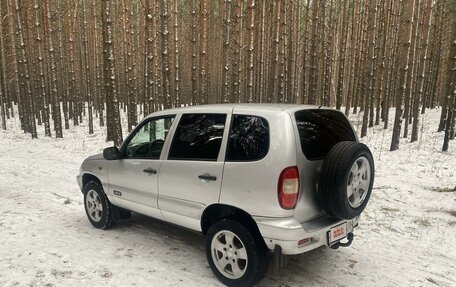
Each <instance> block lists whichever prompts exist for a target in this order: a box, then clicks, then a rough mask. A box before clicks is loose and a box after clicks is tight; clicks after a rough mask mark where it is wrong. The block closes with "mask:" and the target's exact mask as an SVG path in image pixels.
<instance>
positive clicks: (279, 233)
mask: <svg viewBox="0 0 456 287" xmlns="http://www.w3.org/2000/svg"><path fill="white" fill-rule="evenodd" d="M253 219H254V220H255V221H256V223H257V225H258V229H259V230H260V233H261V235H262V236H263V238H264V241H265V243H266V245H267V246H268V248H269V249H271V250H274V247H275V246H276V245H279V246H280V247H281V248H282V254H286V255H291V254H300V253H304V252H307V251H310V250H312V249H315V248H318V247H320V246H323V245H326V246H329V242H328V232H329V230H330V229H331V228H332V227H335V226H338V225H340V224H343V223H344V222H346V223H347V230H346V233H347V234H348V233H350V232H353V229H354V228H355V227H356V226H357V224H358V221H359V216H358V217H355V218H354V219H350V220H340V219H336V218H333V217H330V216H324V217H320V218H317V219H314V220H311V221H308V222H304V223H299V222H297V221H296V220H295V219H294V218H293V217H287V218H268V217H253ZM300 241H301V244H300ZM303 242H305V243H303Z"/></svg>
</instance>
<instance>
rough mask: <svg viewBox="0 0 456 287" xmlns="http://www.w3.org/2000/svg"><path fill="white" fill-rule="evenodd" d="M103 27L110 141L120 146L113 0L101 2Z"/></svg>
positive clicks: (120, 129)
mask: <svg viewBox="0 0 456 287" xmlns="http://www.w3.org/2000/svg"><path fill="white" fill-rule="evenodd" d="M101 4H102V5H101V15H102V17H101V18H102V29H103V33H102V34H103V68H104V79H105V90H106V109H107V111H106V112H107V115H108V119H109V120H108V121H107V129H108V133H107V134H108V138H107V140H108V141H111V140H112V141H113V142H114V145H116V146H120V144H121V143H122V126H121V122H120V114H119V101H118V99H117V90H116V73H115V66H114V51H113V35H112V32H113V31H112V20H111V0H102V2H101Z"/></svg>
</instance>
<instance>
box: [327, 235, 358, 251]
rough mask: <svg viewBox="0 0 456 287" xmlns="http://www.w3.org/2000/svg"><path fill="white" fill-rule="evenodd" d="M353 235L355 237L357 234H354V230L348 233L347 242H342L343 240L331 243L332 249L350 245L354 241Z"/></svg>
mask: <svg viewBox="0 0 456 287" xmlns="http://www.w3.org/2000/svg"><path fill="white" fill-rule="evenodd" d="M353 237H355V235H354V234H353V232H350V233H349V234H348V235H347V238H346V239H347V242H342V241H339V242H337V243H335V244H333V245H331V246H330V247H331V248H332V249H338V248H339V247H348V246H350V245H351V244H352V242H353Z"/></svg>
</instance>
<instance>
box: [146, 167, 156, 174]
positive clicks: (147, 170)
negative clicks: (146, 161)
mask: <svg viewBox="0 0 456 287" xmlns="http://www.w3.org/2000/svg"><path fill="white" fill-rule="evenodd" d="M143 172H145V173H148V174H157V170H156V169H153V168H151V167H148V168H146V169H143Z"/></svg>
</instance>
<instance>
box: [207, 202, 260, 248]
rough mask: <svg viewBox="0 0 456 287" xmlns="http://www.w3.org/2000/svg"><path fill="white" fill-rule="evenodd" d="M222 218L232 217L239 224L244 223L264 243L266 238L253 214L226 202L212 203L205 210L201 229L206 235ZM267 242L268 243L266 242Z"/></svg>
mask: <svg viewBox="0 0 456 287" xmlns="http://www.w3.org/2000/svg"><path fill="white" fill-rule="evenodd" d="M222 219H230V220H233V221H237V222H238V223H239V224H242V225H243V226H244V227H246V228H247V229H248V230H249V231H250V232H252V235H253V236H254V237H255V238H256V239H257V240H260V242H263V243H264V239H263V237H262V236H261V233H260V230H259V229H258V225H257V224H256V222H255V220H254V219H253V218H252V216H251V215H250V214H249V213H247V212H246V211H244V210H242V209H239V208H237V207H234V206H231V205H226V204H220V203H216V204H212V205H210V206H208V207H206V209H205V210H204V212H203V214H202V216H201V231H202V233H203V234H204V235H206V233H207V231H208V230H209V228H210V227H211V226H212V225H213V224H214V223H216V222H218V221H220V220H222ZM264 244H266V243H264Z"/></svg>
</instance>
